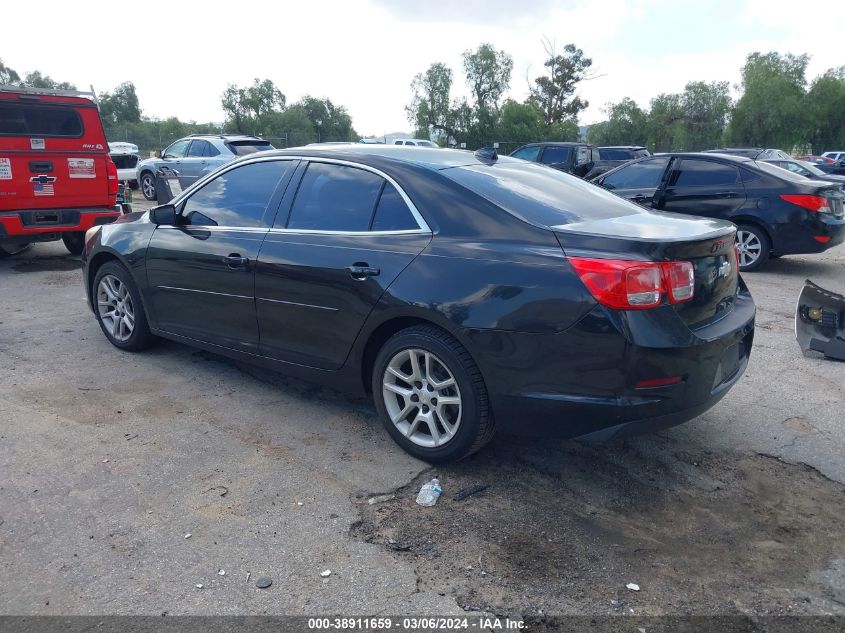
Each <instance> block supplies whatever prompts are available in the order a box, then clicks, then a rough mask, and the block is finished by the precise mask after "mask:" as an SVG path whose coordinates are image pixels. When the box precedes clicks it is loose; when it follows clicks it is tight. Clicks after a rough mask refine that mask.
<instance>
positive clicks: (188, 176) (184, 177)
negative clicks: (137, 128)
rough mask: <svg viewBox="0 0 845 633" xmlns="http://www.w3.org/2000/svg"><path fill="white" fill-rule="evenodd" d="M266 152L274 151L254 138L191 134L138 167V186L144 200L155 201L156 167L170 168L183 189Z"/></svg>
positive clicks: (232, 135) (270, 146)
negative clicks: (244, 158)
mask: <svg viewBox="0 0 845 633" xmlns="http://www.w3.org/2000/svg"><path fill="white" fill-rule="evenodd" d="M268 149H274V148H273V146H272V145H271V144H270V143H268V142H267V141H265V140H262V139H260V138H258V137H257V136H245V135H243V134H192V135H191V136H186V137H185V138H180V139H179V140H178V141H174V142H173V143H171V144H170V145H169V146H168V147H167V148H166V149H163V150H161V152H160V153H159V154H160V158H148V159H147V160H143V161H141V162H140V163H138V170H137V174H138V184H139V185H140V186H141V192H142V193H143V194H144V197H145V198H146V199H147V200H155V199H156V182H155V172H156V169H158V168H159V167H169V168H170V169H173V170H174V171H176V172H178V173H179V184H180V185H181V186H182V188H183V189H184V188H185V187H187V186H189V185H192V184H193V183H195V182H196V181H197V180H199V179H200V178H202V177H203V176H205V175H206V174H207V173H209V172H211V171H214V170H215V169H217V168H218V167H220V165H224V164H225V163H228V162H229V161H230V160H232V159H234V158H237V157H238V156H246V155H247V154H252V153H254V152H263V151H266V150H268Z"/></svg>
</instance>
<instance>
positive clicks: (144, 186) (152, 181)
mask: <svg viewBox="0 0 845 633" xmlns="http://www.w3.org/2000/svg"><path fill="white" fill-rule="evenodd" d="M138 186H139V187H140V188H141V193H142V194H143V196H144V197H145V198H146V199H147V200H155V199H156V178H155V176H154V175H153V173H152V172H149V171H145V172H144V173H143V174H141V180H140V181H138ZM148 192H151V194H150V193H148Z"/></svg>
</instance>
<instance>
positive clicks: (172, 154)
mask: <svg viewBox="0 0 845 633" xmlns="http://www.w3.org/2000/svg"><path fill="white" fill-rule="evenodd" d="M190 142H191V141H189V140H187V139H185V140H182V141H176V142H175V143H173V145H171V146H170V147H168V148H167V149H166V150H164V151H163V152H162V154H161V157H162V158H183V157H184V156H185V152H186V151H188V143H190Z"/></svg>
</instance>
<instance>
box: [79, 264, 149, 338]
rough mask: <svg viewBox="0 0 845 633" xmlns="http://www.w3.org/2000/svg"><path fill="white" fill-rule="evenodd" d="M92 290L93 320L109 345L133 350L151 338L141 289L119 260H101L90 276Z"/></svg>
mask: <svg viewBox="0 0 845 633" xmlns="http://www.w3.org/2000/svg"><path fill="white" fill-rule="evenodd" d="M93 290H94V309H95V314H96V315H97V322H98V323H99V324H100V328H101V329H102V330H103V334H105V335H106V338H107V339H109V342H111V344H112V345H114V346H115V347H119V348H120V349H124V350H127V351H129V352H137V351H140V350H142V349H146V348H147V347H149V346H150V345H151V344H152V343H153V342H154V340H155V337H154V336H153V334H152V333H151V332H150V327H149V325H148V324H147V317H146V314H145V313H144V305H143V303H142V302H141V293H140V292H139V291H138V287H137V286H136V285H135V282H134V281H133V279H132V276H131V275H130V274H129V271H128V270H126V268H125V267H124V266H123V265H122V264H120V263H118V262H116V261H111V262H106V263H105V264H103V266H102V267H101V268H100V269H99V270H98V271H97V275H96V277H94V288H93Z"/></svg>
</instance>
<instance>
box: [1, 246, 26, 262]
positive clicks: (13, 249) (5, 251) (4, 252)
mask: <svg viewBox="0 0 845 633" xmlns="http://www.w3.org/2000/svg"><path fill="white" fill-rule="evenodd" d="M28 248H29V244H14V245H11V244H9V245H6V246H0V259H6V258H7V257H11V256H12V255H17V254H18V253H23V252H24V251H25V250H26V249H28Z"/></svg>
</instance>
